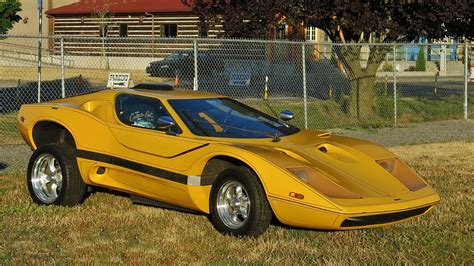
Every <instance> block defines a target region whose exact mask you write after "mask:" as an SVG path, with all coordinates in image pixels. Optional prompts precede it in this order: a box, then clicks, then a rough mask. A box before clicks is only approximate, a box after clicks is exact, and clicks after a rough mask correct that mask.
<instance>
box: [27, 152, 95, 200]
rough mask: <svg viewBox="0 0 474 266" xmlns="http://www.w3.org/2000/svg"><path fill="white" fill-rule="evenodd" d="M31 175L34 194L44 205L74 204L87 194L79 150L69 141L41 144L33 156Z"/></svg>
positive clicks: (29, 184) (29, 178)
mask: <svg viewBox="0 0 474 266" xmlns="http://www.w3.org/2000/svg"><path fill="white" fill-rule="evenodd" d="M27 175H28V176H27V179H28V180H27V181H28V190H29V192H30V196H31V198H32V199H33V201H34V202H35V203H37V204H40V205H60V206H73V205H76V204H79V203H81V202H82V200H83V199H84V196H85V194H86V188H87V186H86V184H85V183H84V182H83V181H82V177H81V175H80V173H79V170H78V168H77V161H76V155H75V149H74V148H73V147H71V146H70V145H67V144H48V145H44V146H41V147H39V148H38V149H37V150H36V151H35V152H34V153H33V155H31V158H30V162H29V163H28V174H27Z"/></svg>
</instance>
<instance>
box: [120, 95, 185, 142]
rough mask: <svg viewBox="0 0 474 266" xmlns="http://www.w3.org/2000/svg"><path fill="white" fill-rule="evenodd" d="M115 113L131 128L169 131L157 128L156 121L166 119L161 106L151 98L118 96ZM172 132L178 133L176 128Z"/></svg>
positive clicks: (166, 112) (168, 115)
mask: <svg viewBox="0 0 474 266" xmlns="http://www.w3.org/2000/svg"><path fill="white" fill-rule="evenodd" d="M115 111H116V113H117V116H118V118H119V119H120V121H122V123H124V124H127V125H129V126H132V127H141V128H147V129H154V130H159V131H167V130H169V129H168V128H167V127H159V125H158V124H159V123H158V121H159V120H158V119H159V118H160V117H161V118H163V117H168V119H171V116H170V114H169V113H168V111H166V109H165V107H164V106H163V104H162V103H161V102H160V101H159V100H157V99H153V98H148V97H144V96H138V95H132V94H120V95H118V96H117V97H116V98H115ZM172 130H174V132H177V133H178V132H179V131H180V130H179V128H177V126H173V128H172Z"/></svg>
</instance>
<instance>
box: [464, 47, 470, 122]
mask: <svg viewBox="0 0 474 266" xmlns="http://www.w3.org/2000/svg"><path fill="white" fill-rule="evenodd" d="M468 46H469V44H468V43H467V41H465V44H464V119H466V120H467V119H468V115H467V112H468V110H467V108H468V107H467V81H468V76H469V71H468V67H469V66H468V63H469V60H468V59H469V49H468Z"/></svg>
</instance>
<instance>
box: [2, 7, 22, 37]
mask: <svg viewBox="0 0 474 266" xmlns="http://www.w3.org/2000/svg"><path fill="white" fill-rule="evenodd" d="M20 11H21V3H20V2H19V1H16V0H6V1H0V34H5V33H7V31H8V30H9V29H11V28H12V27H13V24H14V23H16V22H18V21H20V19H21V17H20V16H19V15H17V13H18V12H20Z"/></svg>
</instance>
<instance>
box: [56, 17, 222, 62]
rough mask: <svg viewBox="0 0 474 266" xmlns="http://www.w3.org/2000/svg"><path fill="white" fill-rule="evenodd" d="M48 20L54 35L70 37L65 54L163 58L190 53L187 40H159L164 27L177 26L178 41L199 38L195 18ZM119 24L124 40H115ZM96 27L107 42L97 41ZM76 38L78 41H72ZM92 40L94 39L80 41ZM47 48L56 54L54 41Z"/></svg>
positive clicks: (211, 32)
mask: <svg viewBox="0 0 474 266" xmlns="http://www.w3.org/2000/svg"><path fill="white" fill-rule="evenodd" d="M51 19H52V23H53V29H54V35H56V36H58V35H63V36H70V38H65V41H64V48H65V52H66V54H71V55H103V54H104V53H105V54H107V55H108V56H144V57H146V56H151V57H164V56H166V55H167V54H169V53H171V52H173V51H175V50H187V49H192V42H191V41H190V40H182V39H181V40H176V39H174V38H162V37H161V28H162V25H164V24H176V25H177V37H178V38H199V37H200V36H199V26H198V25H199V20H198V17H196V16H195V15H191V14H188V15H187V14H147V15H145V14H130V15H120V16H119V15H114V16H111V17H109V18H99V17H98V16H96V15H89V16H79V15H75V16H56V17H54V18H51ZM121 24H127V28H128V36H127V37H123V38H118V37H119V29H120V25H121ZM100 25H107V29H108V33H107V36H108V37H111V38H107V40H105V41H104V40H102V39H101V38H98V37H100V30H99V29H100ZM221 29H222V26H221V25H217V26H215V27H211V28H210V29H209V31H208V36H207V37H209V38H215V37H217V35H218V34H219V32H220V30H221ZM74 37H80V38H74ZM83 37H95V38H83ZM50 46H51V47H50V48H52V49H54V50H55V51H58V52H59V48H60V41H59V40H58V39H56V40H55V41H54V42H52V43H51V44H50Z"/></svg>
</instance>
